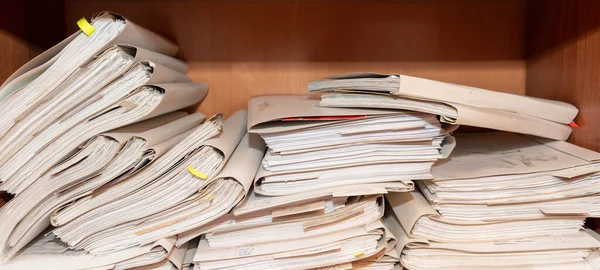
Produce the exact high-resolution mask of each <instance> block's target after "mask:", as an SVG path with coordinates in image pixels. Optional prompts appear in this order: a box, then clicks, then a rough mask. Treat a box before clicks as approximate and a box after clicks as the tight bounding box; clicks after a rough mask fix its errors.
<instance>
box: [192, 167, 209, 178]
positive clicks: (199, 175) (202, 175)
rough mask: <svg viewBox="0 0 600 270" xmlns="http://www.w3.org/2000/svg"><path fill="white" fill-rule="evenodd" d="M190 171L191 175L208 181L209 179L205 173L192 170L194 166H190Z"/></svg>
mask: <svg viewBox="0 0 600 270" xmlns="http://www.w3.org/2000/svg"><path fill="white" fill-rule="evenodd" d="M188 171H189V172H190V173H191V174H193V175H194V176H196V177H198V178H202V179H204V180H206V177H207V176H206V174H205V173H201V172H199V171H196V169H194V168H192V165H190V166H188Z"/></svg>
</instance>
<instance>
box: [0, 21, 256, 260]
mask: <svg viewBox="0 0 600 270" xmlns="http://www.w3.org/2000/svg"><path fill="white" fill-rule="evenodd" d="M90 25H91V26H90V27H92V28H94V29H95V31H94V32H93V33H92V34H89V33H88V34H89V35H88V34H86V33H83V32H77V33H74V34H73V35H71V36H70V37H68V38H67V39H65V40H64V41H63V42H61V43H59V44H57V45H56V46H54V47H53V48H51V49H49V50H47V51H45V52H44V53H42V54H40V55H39V56H37V57H36V58H34V59H33V60H31V61H30V62H28V63H27V64H25V65H24V66H22V67H21V68H20V69H18V70H17V71H16V72H15V73H14V74H13V75H12V76H10V77H9V78H8V79H7V80H6V81H5V82H4V83H3V84H2V86H0V111H1V113H2V115H3V117H2V118H1V119H0V190H2V191H4V192H7V193H10V194H12V195H13V196H14V197H13V198H12V199H11V200H10V201H8V202H7V203H6V204H5V205H2V206H1V208H0V220H1V222H0V259H2V260H3V263H4V262H7V261H9V262H10V264H8V265H2V268H3V269H4V267H9V268H12V267H15V269H23V268H39V266H40V265H42V264H43V265H44V267H45V269H52V268H56V269H65V268H69V267H68V266H72V268H97V267H101V268H117V269H125V268H132V267H142V266H147V265H149V264H156V263H159V264H160V263H161V262H163V260H164V259H165V258H167V257H171V256H170V255H171V254H172V253H173V252H171V251H172V250H175V249H176V248H174V243H175V241H176V239H177V238H176V237H175V236H174V234H166V233H163V234H161V236H160V237H159V236H156V237H154V238H153V240H152V241H150V240H148V243H145V244H146V245H137V244H136V245H132V244H130V245H119V244H120V242H119V241H113V240H114V238H113V239H103V240H104V241H107V242H114V243H115V245H119V247H120V246H124V247H123V248H121V249H119V250H121V252H119V253H110V254H109V252H106V253H105V254H106V256H102V257H99V256H96V255H95V254H91V253H90V252H89V251H88V250H85V249H80V248H79V247H75V246H73V245H68V243H67V244H65V243H63V241H61V240H60V239H59V238H57V236H56V235H57V234H55V233H53V230H52V229H49V225H51V224H53V225H55V226H59V227H60V226H61V225H64V224H65V223H69V222H70V221H71V220H73V219H75V218H76V217H77V215H75V214H76V213H75V210H77V209H79V208H78V207H77V206H78V205H84V204H85V203H86V202H88V201H90V200H91V199H92V198H102V199H107V201H108V202H112V201H117V200H118V199H119V198H122V197H126V196H127V195H128V194H127V189H125V188H123V189H121V188H122V187H124V186H129V185H133V184H140V183H139V182H136V181H135V179H134V180H132V181H131V182H130V181H129V180H130V178H132V177H134V176H136V175H138V174H141V173H144V175H149V173H148V171H150V173H152V172H154V171H153V170H154V169H152V168H154V167H153V164H155V163H158V162H159V161H160V160H165V159H166V160H167V161H168V162H162V163H161V164H162V165H159V166H161V168H166V169H168V168H170V167H173V166H175V165H176V163H177V162H180V163H181V162H183V161H184V160H186V159H184V157H188V156H186V154H185V153H188V152H194V151H196V149H198V151H196V152H202V150H200V149H199V147H196V148H192V150H193V151H188V150H189V148H186V149H184V150H185V151H184V150H182V149H181V148H179V149H176V148H177V146H180V145H181V144H182V143H186V142H188V143H189V141H192V142H191V144H192V146H193V145H198V144H202V143H203V142H204V141H206V140H208V139H209V138H212V137H214V136H217V135H218V134H219V133H220V130H221V127H220V123H221V122H222V120H220V117H219V116H216V117H213V118H211V119H210V121H208V122H207V123H206V124H203V125H201V124H202V122H203V121H204V120H205V117H204V115H202V114H200V113H193V114H188V113H187V112H185V111H180V110H182V109H184V108H186V107H189V106H191V105H194V104H197V103H198V102H200V101H201V100H202V99H203V98H204V97H205V96H206V93H207V90H208V87H207V85H206V84H203V83H192V82H191V80H190V78H188V77H187V76H186V75H185V72H187V69H188V65H187V64H185V63H184V62H182V61H180V60H177V59H175V58H172V56H174V55H175V54H176V53H177V50H178V48H177V46H176V45H175V44H173V43H172V42H170V41H168V40H166V39H164V38H162V37H160V36H158V35H156V34H154V33H152V32H150V31H148V30H146V29H144V28H142V27H140V26H137V25H136V24H134V23H132V22H130V21H128V20H126V19H125V18H123V17H122V16H120V15H117V14H114V13H110V12H102V13H100V14H98V15H96V16H95V17H94V18H93V19H92V21H91V23H90ZM241 118H244V122H245V116H243V117H241ZM239 129H240V130H242V131H245V126H243V127H241V128H239ZM239 133H241V131H240V132H239ZM189 136H192V137H191V138H189V139H188V137H189ZM234 141H235V142H234V143H233V142H232V144H234V145H233V148H235V146H236V145H237V142H238V141H239V139H237V140H236V139H234ZM215 143H217V142H215ZM225 144H227V143H225ZM188 146H189V145H188ZM180 147H181V146H180ZM217 147H220V145H219V146H215V149H217ZM230 148H231V147H230ZM219 149H220V148H219ZM228 149H229V148H228ZM173 150H175V151H177V153H176V154H171V153H172V151H173ZM219 151H224V152H225V153H226V154H223V153H221V152H219ZM231 151H232V149H231ZM231 151H229V152H227V150H216V151H213V150H204V152H202V154H198V155H206V156H207V157H208V156H210V157H212V158H213V159H218V158H219V155H229V154H230V153H231ZM196 152H194V154H197V153H196ZM261 157H262V156H261ZM188 158H190V159H192V158H193V157H192V155H191V153H190V156H189V157H188ZM213 159H210V160H213ZM165 164H166V165H165ZM167 165H171V166H167ZM189 165H194V166H198V169H201V170H203V172H204V173H208V174H210V175H211V176H212V174H215V173H216V172H218V171H220V167H219V166H216V167H214V168H212V167H211V168H208V167H203V166H202V165H201V164H196V163H194V164H189ZM165 173H166V171H165ZM188 173H189V172H188ZM252 175H253V174H252ZM165 177H168V175H167V176H165ZM137 179H139V178H137ZM152 180H155V179H154V178H150V179H147V181H149V182H150V181H152ZM213 182H214V181H210V183H211V185H214V186H218V185H225V184H223V183H221V182H223V181H221V182H218V183H217V182H214V183H213ZM132 183H133V184H132ZM142 186H143V185H142ZM139 188H141V187H139ZM115 189H116V190H118V191H119V192H117V193H116V194H113V193H112V191H113V190H115ZM135 190H136V189H134V191H135ZM221 192H225V191H221ZM102 194H111V195H110V196H112V197H110V198H106V197H104V196H101V195H102ZM228 194H229V193H228ZM176 197H177V196H176ZM177 198H178V199H180V200H184V199H187V198H185V197H177ZM235 199H237V200H241V199H240V198H239V196H238V197H235ZM200 200H201V199H198V200H191V199H190V200H189V201H190V202H189V204H190V205H191V202H192V201H194V202H197V201H200ZM188 207H190V206H188ZM86 211H87V209H86ZM221 211H224V210H221ZM102 214H105V213H102ZM94 217H97V218H99V220H101V221H100V222H97V220H94V222H97V223H96V224H95V225H97V226H98V227H93V228H94V229H91V230H89V232H90V233H97V232H99V231H101V229H100V228H105V227H102V224H103V222H104V221H106V219H107V217H104V216H102V215H100V216H94ZM115 220H117V219H115ZM138 221H139V220H138ZM146 222H147V223H148V224H150V223H151V221H150V220H148V221H146ZM156 222H158V221H156ZM75 223H76V222H75ZM123 226H125V225H123ZM111 229H112V230H115V229H114V228H111ZM119 232H121V231H119ZM98 235H100V234H98ZM115 235H117V233H115ZM67 236H68V234H67ZM119 236H120V235H119ZM81 237H82V238H85V237H83V236H81ZM117 237H118V236H117ZM85 239H87V238H85ZM93 241H94V242H96V241H95V240H93ZM98 245H102V243H98ZM67 249H68V250H67ZM116 249H117V248H114V249H113V250H116ZM11 259H12V260H11ZM31 263H34V264H33V265H32V264H31ZM36 264H38V265H37V266H36Z"/></svg>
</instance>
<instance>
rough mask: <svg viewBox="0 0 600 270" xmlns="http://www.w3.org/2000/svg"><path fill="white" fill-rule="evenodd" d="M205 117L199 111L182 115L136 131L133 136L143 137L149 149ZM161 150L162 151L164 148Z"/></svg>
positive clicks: (177, 134) (187, 129)
mask: <svg viewBox="0 0 600 270" xmlns="http://www.w3.org/2000/svg"><path fill="white" fill-rule="evenodd" d="M155 118H156V117H155ZM155 118H152V119H155ZM205 118H206V117H205V116H204V114H202V113H199V112H197V113H193V114H190V115H184V117H179V118H177V119H174V120H172V121H170V122H166V123H164V125H161V126H157V127H155V128H153V129H149V130H146V131H144V132H141V133H137V134H136V135H134V136H133V137H138V138H142V139H144V140H145V141H146V142H147V143H148V147H149V149H152V148H155V147H156V146H158V145H160V144H162V143H164V142H166V141H169V140H171V139H172V138H174V137H176V136H179V135H180V134H184V133H186V132H187V131H190V130H192V129H194V128H196V127H198V126H199V125H200V124H202V122H203V121H204V119H205ZM161 150H163V151H164V149H161ZM157 153H161V151H158V152H157Z"/></svg>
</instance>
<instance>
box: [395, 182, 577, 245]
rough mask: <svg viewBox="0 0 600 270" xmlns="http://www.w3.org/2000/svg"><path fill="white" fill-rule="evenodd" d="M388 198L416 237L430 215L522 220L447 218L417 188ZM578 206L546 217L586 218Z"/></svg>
mask: <svg viewBox="0 0 600 270" xmlns="http://www.w3.org/2000/svg"><path fill="white" fill-rule="evenodd" d="M386 199H387V201H388V202H389V204H390V205H389V206H390V207H391V209H392V210H393V213H394V214H395V215H396V216H397V217H398V220H399V221H400V224H401V225H402V227H403V228H405V229H406V232H407V234H408V235H409V236H410V237H415V236H414V235H413V234H412V230H413V228H414V227H415V225H416V224H417V222H419V219H421V218H422V217H424V216H428V217H429V218H431V219H433V220H436V221H439V222H443V223H448V224H452V225H457V226H460V225H465V226H472V225H478V224H481V225H483V224H491V223H502V222H507V223H509V222H514V221H518V220H521V219H513V220H498V221H461V220H454V219H446V218H444V217H443V216H442V215H440V214H439V213H438V212H437V211H435V209H434V208H433V207H432V206H431V205H430V204H429V202H428V201H427V199H425V197H424V196H423V195H422V194H421V193H420V192H419V191H416V190H414V191H411V192H396V193H389V194H387V195H386ZM576 207H577V206H574V209H572V210H571V209H568V208H561V209H556V210H554V211H553V212H552V213H548V217H547V218H545V219H550V218H569V217H573V218H577V219H581V220H583V219H585V215H582V214H581V213H579V212H577V211H576V210H578V209H577V208H576ZM540 211H542V212H543V213H545V212H544V211H543V210H542V209H540Z"/></svg>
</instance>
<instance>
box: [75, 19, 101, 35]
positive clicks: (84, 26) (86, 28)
mask: <svg viewBox="0 0 600 270" xmlns="http://www.w3.org/2000/svg"><path fill="white" fill-rule="evenodd" d="M77 25H78V26H79V29H81V31H83V32H84V33H85V34H86V35H87V36H88V37H89V36H91V35H92V33H94V31H96V28H94V27H93V26H92V25H91V24H90V23H89V22H88V21H87V20H86V19H85V17H83V18H81V19H79V21H77Z"/></svg>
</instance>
